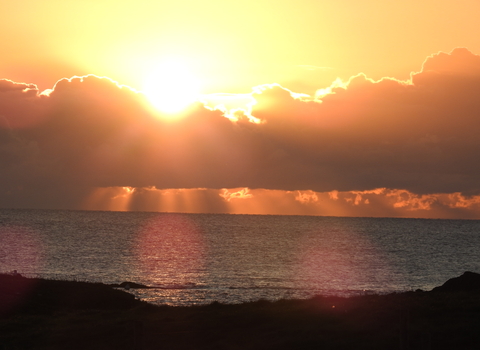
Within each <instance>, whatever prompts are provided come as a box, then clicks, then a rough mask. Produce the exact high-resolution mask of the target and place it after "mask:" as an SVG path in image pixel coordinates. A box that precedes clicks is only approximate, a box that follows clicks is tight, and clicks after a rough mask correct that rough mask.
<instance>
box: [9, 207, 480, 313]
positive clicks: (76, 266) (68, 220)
mask: <svg viewBox="0 0 480 350" xmlns="http://www.w3.org/2000/svg"><path fill="white" fill-rule="evenodd" d="M13 270H16V271H17V272H18V273H20V274H22V275H24V276H28V277H44V278H50V279H66V280H77V281H91V282H103V283H121V282H124V281H131V282H136V283H142V284H146V285H148V286H152V287H155V288H152V289H146V290H132V289H131V290H130V292H132V293H134V294H135V295H136V296H137V297H138V298H140V299H142V300H146V301H149V302H152V303H156V304H168V305H194V304H208V303H211V302H213V301H218V302H222V303H241V302H247V301H254V300H259V299H267V300H278V299H282V298H283V299H285V298H288V299H290V298H309V297H312V296H314V295H318V294H322V295H340V296H351V295H359V294H369V293H390V292H403V291H410V290H416V289H422V290H430V289H432V288H433V287H436V286H439V285H441V284H443V283H444V282H445V281H446V280H448V279H449V278H452V277H456V276H459V275H461V274H462V273H463V272H464V271H473V272H480V221H477V220H427V219H392V218H344V217H318V216H274V215H228V214H174V213H147V212H95V211H55V210H10V209H8V210H7V209H0V272H12V271H13Z"/></svg>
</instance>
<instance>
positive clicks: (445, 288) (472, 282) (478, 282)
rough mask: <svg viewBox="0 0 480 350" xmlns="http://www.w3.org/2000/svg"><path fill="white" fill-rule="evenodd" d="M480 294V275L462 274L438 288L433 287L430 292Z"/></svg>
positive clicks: (473, 273)
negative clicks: (475, 292) (476, 292)
mask: <svg viewBox="0 0 480 350" xmlns="http://www.w3.org/2000/svg"><path fill="white" fill-rule="evenodd" d="M474 291H478V292H480V274H478V273H475V272H470V271H467V272H464V273H463V275H461V276H459V277H455V278H451V279H449V280H448V281H447V282H445V283H444V284H442V285H441V286H440V287H435V288H433V289H432V292H474Z"/></svg>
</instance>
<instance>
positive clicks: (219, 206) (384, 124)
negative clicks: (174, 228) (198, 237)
mask: <svg viewBox="0 0 480 350" xmlns="http://www.w3.org/2000/svg"><path fill="white" fill-rule="evenodd" d="M478 13H480V2H478V1H473V0H461V1H438V0H437V1H430V0H428V1H422V2H418V1H415V2H414V1H402V2H400V1H396V2H392V1H361V2H359V1H346V0H337V1H312V0H308V1H307V0H298V1H281V0H280V1H279V0H277V1H261V0H256V1H250V0H248V1H242V2H238V1H226V0H222V1H217V0H215V1H212V0H207V1H183V0H179V1H159V0H156V1H142V0H136V1H110V0H109V1H102V0H96V1H88V0H86V1H81V2H80V1H75V2H74V1H57V0H55V1H54V0H43V1H30V0H28V1H23V0H19V1H8V2H4V3H2V4H1V5H0V18H1V21H0V29H1V30H2V33H4V35H3V36H2V38H1V39H0V40H1V44H2V58H1V60H0V79H2V78H3V80H0V165H1V168H2V172H1V173H0V180H1V182H0V206H1V207H39V208H70V209H99V210H158V211H185V212H221V213H254V214H255V213H256V214H309V215H346V216H400V217H427V218H436V217H445V218H447V217H448V218H476V219H480V185H479V181H478V179H479V178H480V177H479V175H480V165H479V164H477V163H478V161H477V155H478V154H479V151H480V141H479V140H478V139H479V138H478V135H479V133H480V119H479V118H480V102H479V101H480V99H479V98H478V96H479V95H480V56H479V54H480V41H479V40H478V38H479V37H480V27H479V26H478ZM195 101H196V102H195Z"/></svg>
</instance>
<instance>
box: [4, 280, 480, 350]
mask: <svg viewBox="0 0 480 350" xmlns="http://www.w3.org/2000/svg"><path fill="white" fill-rule="evenodd" d="M479 330H480V275H479V274H476V273H471V272H466V273H464V274H463V275H462V276H460V277H457V278H453V279H451V280H449V281H447V282H446V283H445V284H444V285H443V286H440V287H438V288H435V289H433V290H432V291H428V292H426V291H415V292H405V293H398V294H388V295H364V296H358V297H350V298H340V297H321V296H318V297H314V298H312V299H308V300H279V301H276V302H269V301H257V302H252V303H245V304H239V305H224V304H219V303H213V304H211V305H207V306H191V307H169V306H155V305H151V304H147V303H145V302H142V301H139V300H136V299H135V298H134V296H133V295H131V294H129V293H127V292H124V291H122V290H119V289H118V288H113V287H112V286H107V285H104V284H100V283H86V282H70V281H55V280H43V279H29V278H24V277H22V276H19V275H15V276H13V275H2V274H0V349H480V333H479Z"/></svg>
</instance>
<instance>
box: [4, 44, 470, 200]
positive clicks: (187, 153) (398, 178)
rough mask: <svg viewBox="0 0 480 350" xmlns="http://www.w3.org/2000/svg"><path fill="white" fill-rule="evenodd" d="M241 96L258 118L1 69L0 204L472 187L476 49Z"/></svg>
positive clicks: (92, 81)
mask: <svg viewBox="0 0 480 350" xmlns="http://www.w3.org/2000/svg"><path fill="white" fill-rule="evenodd" d="M252 96H253V97H254V98H255V99H256V101H257V104H256V105H255V106H254V107H253V110H252V115H253V116H255V117H257V118H259V119H260V120H261V121H262V123H260V124H255V123H251V122H250V121H249V120H248V118H246V117H244V118H240V119H239V120H238V121H237V122H232V121H230V120H229V119H227V118H225V117H224V116H223V115H222V113H221V112H220V111H212V110H209V109H207V108H205V107H204V106H203V105H202V104H195V105H192V106H191V107H190V108H189V109H188V110H186V111H184V112H183V114H184V115H183V118H181V119H177V120H174V121H168V120H166V119H163V118H161V117H160V118H159V115H158V114H159V113H158V112H155V111H153V110H152V108H151V107H150V105H149V103H148V102H147V101H146V100H145V98H144V96H143V95H142V94H140V93H137V92H135V91H133V90H131V89H129V88H127V87H122V86H119V85H118V84H116V83H115V82H113V81H111V80H109V79H107V78H99V77H95V76H88V77H83V78H72V79H63V80H60V81H59V82H58V83H57V84H56V85H55V87H54V89H52V91H51V92H50V93H49V94H40V92H39V91H38V90H37V88H36V86H35V85H33V84H22V83H15V82H12V81H9V80H0V166H1V172H0V206H1V207H39V208H78V206H79V203H81V202H82V201H83V200H84V198H85V196H87V195H88V194H89V193H90V192H91V189H92V188H96V187H111V186H130V187H149V186H155V187H156V188H158V189H167V188H210V189H221V188H238V187H249V188H251V189H255V188H264V189H278V190H313V191H318V192H326V191H333V190H337V191H365V190H372V189H375V188H390V189H405V190H408V191H410V192H412V193H416V194H429V193H453V192H461V193H463V194H464V195H467V196H470V195H477V194H479V193H480V184H479V181H478V179H479V178H480V176H479V175H480V163H479V162H478V155H479V154H480V152H479V151H480V137H479V135H480V56H477V55H474V54H472V53H471V52H469V51H467V50H466V49H455V50H454V51H452V52H451V53H450V54H445V53H439V54H436V55H433V56H430V57H428V58H427V60H426V61H425V62H424V64H423V67H422V70H421V71H420V72H418V73H414V74H412V77H411V82H401V81H397V80H395V79H387V78H386V79H383V80H381V81H378V82H374V81H371V80H369V79H368V78H367V77H365V76H364V75H362V74H360V75H358V76H355V77H352V78H351V79H350V81H349V82H348V85H347V84H344V85H343V86H342V85H341V84H339V83H338V84H334V85H332V87H331V90H330V93H328V94H325V95H323V96H320V97H318V98H317V100H315V101H307V100H301V99H295V98H294V97H292V95H291V94H290V92H289V91H287V90H285V89H283V88H281V87H280V86H268V87H264V88H263V90H262V91H257V92H256V93H253V95H252ZM241 114H242V113H237V115H240V116H241ZM220 199H221V198H220Z"/></svg>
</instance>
